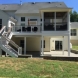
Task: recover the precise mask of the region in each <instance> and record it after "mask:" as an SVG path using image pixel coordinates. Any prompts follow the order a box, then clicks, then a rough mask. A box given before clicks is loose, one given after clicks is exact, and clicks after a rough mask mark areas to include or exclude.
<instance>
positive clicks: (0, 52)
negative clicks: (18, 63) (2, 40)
mask: <svg viewBox="0 0 78 78" xmlns="http://www.w3.org/2000/svg"><path fill="white" fill-rule="evenodd" d="M0 57H2V50H1V48H0Z"/></svg>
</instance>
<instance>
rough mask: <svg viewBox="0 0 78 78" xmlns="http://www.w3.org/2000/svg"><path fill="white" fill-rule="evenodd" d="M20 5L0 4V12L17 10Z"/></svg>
mask: <svg viewBox="0 0 78 78" xmlns="http://www.w3.org/2000/svg"><path fill="white" fill-rule="evenodd" d="M19 7H20V4H0V10H17V9H18V8H19Z"/></svg>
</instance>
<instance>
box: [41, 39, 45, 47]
mask: <svg viewBox="0 0 78 78" xmlns="http://www.w3.org/2000/svg"><path fill="white" fill-rule="evenodd" d="M43 41H44V42H43V43H44V44H43V48H45V40H43ZM41 48H42V41H41Z"/></svg>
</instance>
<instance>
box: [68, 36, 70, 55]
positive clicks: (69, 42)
mask: <svg viewBox="0 0 78 78" xmlns="http://www.w3.org/2000/svg"><path fill="white" fill-rule="evenodd" d="M68 56H70V35H68Z"/></svg>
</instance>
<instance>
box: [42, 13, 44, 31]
mask: <svg viewBox="0 0 78 78" xmlns="http://www.w3.org/2000/svg"><path fill="white" fill-rule="evenodd" d="M42 31H44V12H42Z"/></svg>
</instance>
